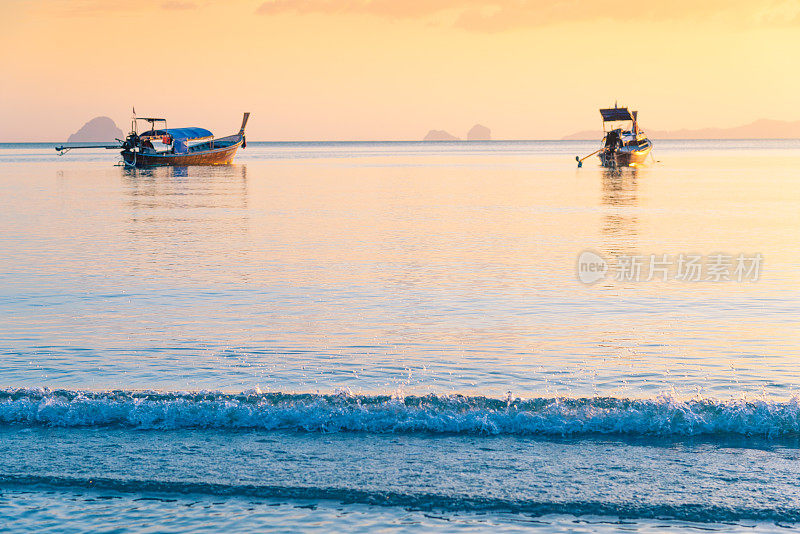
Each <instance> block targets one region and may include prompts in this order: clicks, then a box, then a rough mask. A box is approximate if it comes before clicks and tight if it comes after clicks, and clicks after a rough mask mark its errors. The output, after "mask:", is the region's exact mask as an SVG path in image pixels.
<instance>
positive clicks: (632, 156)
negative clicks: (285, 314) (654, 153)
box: [598, 143, 653, 167]
mask: <svg viewBox="0 0 800 534" xmlns="http://www.w3.org/2000/svg"><path fill="white" fill-rule="evenodd" d="M652 149H653V145H652V143H648V144H647V146H645V147H642V148H639V149H636V150H625V147H623V148H621V149H618V150H614V151H603V152H600V154H598V156H599V157H600V164H601V165H602V166H603V167H629V166H631V165H641V164H643V163H644V162H645V161H646V160H647V156H649V155H650V151H651V150H652Z"/></svg>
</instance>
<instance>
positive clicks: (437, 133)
mask: <svg viewBox="0 0 800 534" xmlns="http://www.w3.org/2000/svg"><path fill="white" fill-rule="evenodd" d="M423 141H461V139H460V138H458V137H456V136H455V135H453V134H451V133H450V132H445V131H444V130H431V131H429V132H428V134H427V135H426V136H425V138H424V139H423Z"/></svg>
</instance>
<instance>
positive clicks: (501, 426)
mask: <svg viewBox="0 0 800 534" xmlns="http://www.w3.org/2000/svg"><path fill="white" fill-rule="evenodd" d="M0 424H21V425H31V426H35V425H41V426H52V427H117V428H132V429H159V430H172V429H203V428H210V429H260V430H294V431H306V432H343V431H355V432H372V433H404V432H423V433H424V432H426V433H434V434H486V435H506V434H508V435H544V436H580V435H590V434H612V435H613V434H622V435H640V436H709V435H741V436H761V437H767V438H777V437H787V436H798V435H800V398H793V399H791V400H789V401H785V402H780V401H767V400H713V399H694V400H677V399H674V398H671V397H667V396H661V397H656V398H652V399H620V398H610V397H594V398H533V399H527V400H520V399H516V400H511V399H509V400H500V399H493V398H487V397H467V396H462V395H439V396H436V395H427V396H407V397H402V398H399V397H392V396H380V395H378V396H362V395H349V394H334V395H320V394H285V393H261V392H245V393H241V394H224V393H216V392H203V393H179V392H173V393H165V392H146V391H145V392H139V391H106V392H90V391H75V390H50V389H4V390H0Z"/></svg>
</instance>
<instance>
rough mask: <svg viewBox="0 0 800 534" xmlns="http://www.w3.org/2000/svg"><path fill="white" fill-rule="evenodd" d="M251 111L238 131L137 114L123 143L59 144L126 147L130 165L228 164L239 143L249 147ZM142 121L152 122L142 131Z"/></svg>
mask: <svg viewBox="0 0 800 534" xmlns="http://www.w3.org/2000/svg"><path fill="white" fill-rule="evenodd" d="M249 118H250V113H245V114H244V116H243V117H242V127H241V128H240V129H239V132H238V133H235V134H233V135H229V136H227V137H221V138H216V137H214V134H212V133H211V132H210V131H209V130H206V129H205V128H198V127H196V126H192V127H185V128H168V127H167V121H166V119H162V118H156V117H134V119H133V120H132V121H131V132H130V133H129V134H128V136H127V137H126V138H125V140H124V141H123V140H121V139H118V141H120V144H119V145H113V146H109V145H89V146H73V147H69V146H57V147H56V150H57V151H58V152H59V153H60V154H64V153H65V152H68V151H69V150H73V149H76V148H106V149H110V150H113V149H122V151H121V152H120V154H121V155H122V161H123V162H124V163H125V165H126V166H129V167H159V166H164V165H178V166H188V165H225V164H228V163H231V161H233V157H234V156H235V155H236V151H237V150H238V149H239V147H242V148H245V147H246V146H247V140H246V139H245V136H244V130H245V127H246V126H247V120H248V119H249ZM138 121H145V122H148V123H150V127H149V129H148V130H147V131H145V132H142V133H141V134H140V133H138Z"/></svg>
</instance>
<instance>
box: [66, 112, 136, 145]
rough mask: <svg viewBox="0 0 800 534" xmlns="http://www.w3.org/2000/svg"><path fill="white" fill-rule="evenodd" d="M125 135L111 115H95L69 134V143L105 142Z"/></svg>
mask: <svg viewBox="0 0 800 534" xmlns="http://www.w3.org/2000/svg"><path fill="white" fill-rule="evenodd" d="M123 137H125V136H124V135H123V134H122V130H120V129H119V128H117V125H116V124H115V123H114V121H113V120H111V119H110V118H109V117H95V118H93V119H92V120H90V121H89V122H87V123H86V124H84V125H83V126H81V128H80V130H78V131H77V132H75V133H74V134H72V135H70V136H69V139H67V142H68V143H97V142H100V143H104V142H109V141H114V140H115V139H122V138H123Z"/></svg>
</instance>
